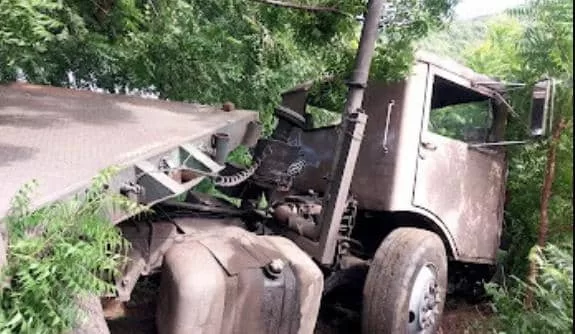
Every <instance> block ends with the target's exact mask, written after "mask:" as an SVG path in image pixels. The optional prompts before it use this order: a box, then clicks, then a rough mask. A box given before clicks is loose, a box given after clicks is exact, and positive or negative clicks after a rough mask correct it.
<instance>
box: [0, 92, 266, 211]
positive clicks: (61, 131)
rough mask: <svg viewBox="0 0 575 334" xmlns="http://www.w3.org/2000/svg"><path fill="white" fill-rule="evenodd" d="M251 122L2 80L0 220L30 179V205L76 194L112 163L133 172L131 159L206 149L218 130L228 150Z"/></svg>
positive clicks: (181, 106)
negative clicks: (183, 147)
mask: <svg viewBox="0 0 575 334" xmlns="http://www.w3.org/2000/svg"><path fill="white" fill-rule="evenodd" d="M254 120H257V113H256V112H252V111H241V110H234V111H231V112H224V111H222V110H221V109H218V108H217V107H211V106H204V105H197V104H186V103H176V102H167V101H160V100H153V99H144V98H138V97H129V96H119V95H111V94H100V93H94V92H87V91H78V90H71V89H64V88H55V87H48V86H34V85H23V84H12V85H9V86H1V85H0V218H2V217H4V216H5V215H6V213H7V212H8V210H9V207H10V202H11V199H12V198H13V196H14V195H15V194H16V192H17V191H18V190H19V189H21V187H22V186H23V185H24V184H26V183H27V182H30V181H31V180H32V179H35V180H36V181H37V182H38V188H37V189H36V191H35V193H34V201H33V205H34V207H39V206H42V205H45V204H47V203H50V202H52V201H55V200H58V199H60V198H63V197H65V196H66V195H69V194H73V193H75V192H77V191H79V190H80V189H82V188H83V187H85V186H86V185H87V184H89V182H90V180H91V178H92V177H94V176H95V175H96V174H97V173H98V172H99V171H100V170H102V169H104V168H106V167H109V166H111V165H118V166H121V167H123V168H125V171H126V170H129V172H128V174H131V175H132V177H133V175H134V173H135V172H134V171H133V169H134V164H136V163H138V162H142V161H146V159H150V158H151V157H154V156H158V155H161V154H163V153H165V154H170V152H172V153H171V154H172V156H173V154H174V153H173V152H174V150H178V149H181V145H184V144H186V145H189V144H194V143H197V144H198V145H199V146H198V145H196V147H199V148H202V149H206V147H207V148H208V149H209V147H208V146H209V145H208V146H206V143H209V140H210V138H211V135H212V134H214V133H217V132H226V133H230V137H231V141H230V148H234V147H236V146H238V145H239V144H241V140H242V136H243V135H244V134H245V131H246V126H247V124H248V123H249V122H250V121H254ZM194 145H195V144H194ZM202 145H203V146H202ZM204 151H205V150H204ZM204 160H205V159H204ZM125 171H124V175H128V174H126V173H125ZM175 187H176V186H172V188H175ZM168 188H169V187H168ZM184 188H185V187H182V188H177V190H175V191H174V192H179V191H180V190H182V191H183V190H185V189H184ZM170 195H174V194H172V193H170Z"/></svg>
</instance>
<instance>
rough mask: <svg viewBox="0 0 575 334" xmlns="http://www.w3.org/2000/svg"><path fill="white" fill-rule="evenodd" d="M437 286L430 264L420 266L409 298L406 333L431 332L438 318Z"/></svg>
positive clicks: (438, 299) (438, 300)
mask: <svg viewBox="0 0 575 334" xmlns="http://www.w3.org/2000/svg"><path fill="white" fill-rule="evenodd" d="M439 304H440V297H439V287H438V284H437V277H436V274H435V270H434V268H433V266H432V265H431V264H427V265H424V266H423V267H421V269H420V270H419V272H418V273H417V276H416V278H415V281H414V283H413V286H412V288H411V294H410V298H409V313H408V319H407V321H408V325H407V328H408V333H409V334H415V333H431V332H432V331H433V329H434V328H435V327H436V326H435V324H436V322H437V320H438V318H439Z"/></svg>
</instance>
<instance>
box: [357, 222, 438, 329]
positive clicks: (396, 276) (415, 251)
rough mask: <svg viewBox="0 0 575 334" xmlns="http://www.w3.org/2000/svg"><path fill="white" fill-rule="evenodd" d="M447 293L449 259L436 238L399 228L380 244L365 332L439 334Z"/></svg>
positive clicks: (366, 301)
mask: <svg viewBox="0 0 575 334" xmlns="http://www.w3.org/2000/svg"><path fill="white" fill-rule="evenodd" d="M446 290H447V255H446V252H445V247H444V246H443V242H442V241H441V239H440V238H439V236H437V235H436V234H435V233H433V232H429V231H425V230H421V229H417V228H398V229H396V230H394V231H392V232H391V233H390V234H389V235H388V236H387V237H386V238H385V239H384V240H383V242H382V243H381V245H380V246H379V248H378V250H377V252H376V253H375V256H374V258H373V261H372V264H371V266H370V269H369V272H368V274H367V278H366V282H365V287H364V290H363V310H362V330H363V333H365V334H368V333H369V334H371V333H377V334H379V333H382V334H388V333H389V334H392V333H406V334H420V333H421V334H431V333H435V332H437V330H438V328H439V325H440V320H441V314H442V312H443V306H444V303H445V296H446Z"/></svg>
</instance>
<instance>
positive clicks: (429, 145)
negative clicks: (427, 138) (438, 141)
mask: <svg viewBox="0 0 575 334" xmlns="http://www.w3.org/2000/svg"><path fill="white" fill-rule="evenodd" d="M421 146H422V147H423V148H424V149H426V150H429V151H435V150H437V146H436V145H434V144H432V143H430V142H422V143H421Z"/></svg>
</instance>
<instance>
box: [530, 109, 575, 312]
mask: <svg viewBox="0 0 575 334" xmlns="http://www.w3.org/2000/svg"><path fill="white" fill-rule="evenodd" d="M566 127H567V123H566V122H565V118H563V117H562V118H561V120H560V121H559V124H558V125H557V126H556V127H555V130H553V134H552V136H551V142H550V144H549V148H548V150H547V163H546V165H545V177H544V179H543V185H542V187H541V202H540V203H541V204H540V217H539V233H538V235H537V246H538V247H540V248H543V247H545V243H546V241H547V234H548V232H549V200H550V199H551V193H552V186H553V180H554V179H555V165H556V158H557V146H558V145H559V140H560V138H561V134H562V133H563V130H564V129H565V128H566ZM537 274H538V268H537V263H536V261H534V260H531V261H530V262H529V272H528V276H527V282H528V283H529V285H530V287H533V285H534V284H535V283H536V281H537ZM524 305H525V308H527V309H531V308H532V307H533V290H532V289H528V290H527V293H526V295H525V300H524Z"/></svg>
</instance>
